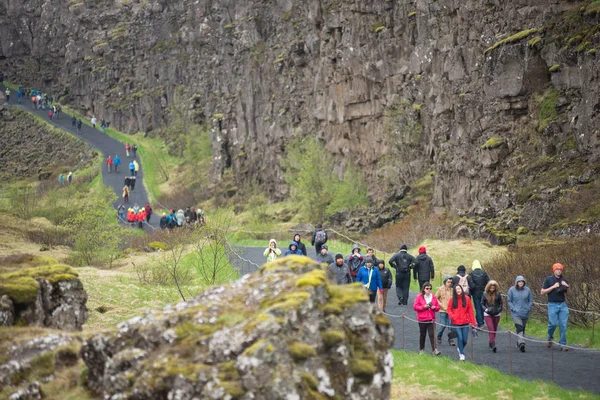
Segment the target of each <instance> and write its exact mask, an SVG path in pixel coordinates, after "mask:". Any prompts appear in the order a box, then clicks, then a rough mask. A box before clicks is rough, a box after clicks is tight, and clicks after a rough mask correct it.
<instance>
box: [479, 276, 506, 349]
mask: <svg viewBox="0 0 600 400" xmlns="http://www.w3.org/2000/svg"><path fill="white" fill-rule="evenodd" d="M481 308H483V319H484V320H485V324H486V325H487V328H488V331H489V333H488V335H489V339H490V350H492V351H493V352H494V353H495V352H496V331H497V330H498V324H499V323H500V313H501V312H502V296H501V295H500V288H499V287H498V282H496V281H489V282H488V283H487V285H485V291H484V293H483V296H482V297H481Z"/></svg>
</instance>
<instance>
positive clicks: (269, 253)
mask: <svg viewBox="0 0 600 400" xmlns="http://www.w3.org/2000/svg"><path fill="white" fill-rule="evenodd" d="M263 255H264V256H265V257H267V262H271V261H275V260H277V257H279V256H280V255H281V250H280V249H278V248H277V241H276V240H275V239H271V240H269V247H267V248H266V249H265V251H264V253H263Z"/></svg>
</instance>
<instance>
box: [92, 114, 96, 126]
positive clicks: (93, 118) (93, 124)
mask: <svg viewBox="0 0 600 400" xmlns="http://www.w3.org/2000/svg"><path fill="white" fill-rule="evenodd" d="M91 122H92V128H94V129H96V116H95V115H93V116H92V119H91Z"/></svg>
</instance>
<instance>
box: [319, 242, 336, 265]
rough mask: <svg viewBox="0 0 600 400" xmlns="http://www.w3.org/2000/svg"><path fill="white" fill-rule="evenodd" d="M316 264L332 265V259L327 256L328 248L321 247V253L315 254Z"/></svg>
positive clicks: (324, 245)
mask: <svg viewBox="0 0 600 400" xmlns="http://www.w3.org/2000/svg"><path fill="white" fill-rule="evenodd" d="M317 262H320V263H325V264H327V265H329V264H332V263H333V262H334V261H333V257H332V256H331V254H329V247H328V246H327V245H326V244H323V245H321V251H320V252H319V253H318V254H317Z"/></svg>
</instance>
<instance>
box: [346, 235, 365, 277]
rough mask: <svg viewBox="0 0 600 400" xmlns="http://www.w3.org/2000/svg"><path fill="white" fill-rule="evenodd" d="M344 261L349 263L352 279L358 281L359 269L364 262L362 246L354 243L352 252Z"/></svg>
mask: <svg viewBox="0 0 600 400" xmlns="http://www.w3.org/2000/svg"><path fill="white" fill-rule="evenodd" d="M344 262H345V263H346V264H347V265H348V268H349V269H350V275H351V276H352V281H353V282H356V277H357V276H358V271H360V268H361V267H362V266H363V264H364V257H363V256H362V254H360V246H359V245H358V244H354V245H353V246H352V253H350V254H349V255H348V256H347V257H346V258H345V259H344Z"/></svg>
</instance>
